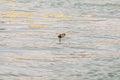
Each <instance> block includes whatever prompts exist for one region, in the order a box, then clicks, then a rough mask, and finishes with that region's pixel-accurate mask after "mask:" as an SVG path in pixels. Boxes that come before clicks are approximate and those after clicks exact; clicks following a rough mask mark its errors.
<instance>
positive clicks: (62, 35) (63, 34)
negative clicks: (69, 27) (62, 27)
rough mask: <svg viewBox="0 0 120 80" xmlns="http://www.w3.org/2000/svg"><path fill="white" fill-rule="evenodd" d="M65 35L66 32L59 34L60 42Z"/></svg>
mask: <svg viewBox="0 0 120 80" xmlns="http://www.w3.org/2000/svg"><path fill="white" fill-rule="evenodd" d="M65 35H66V34H65V33H62V34H59V35H58V38H59V43H61V38H64V37H65Z"/></svg>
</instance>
